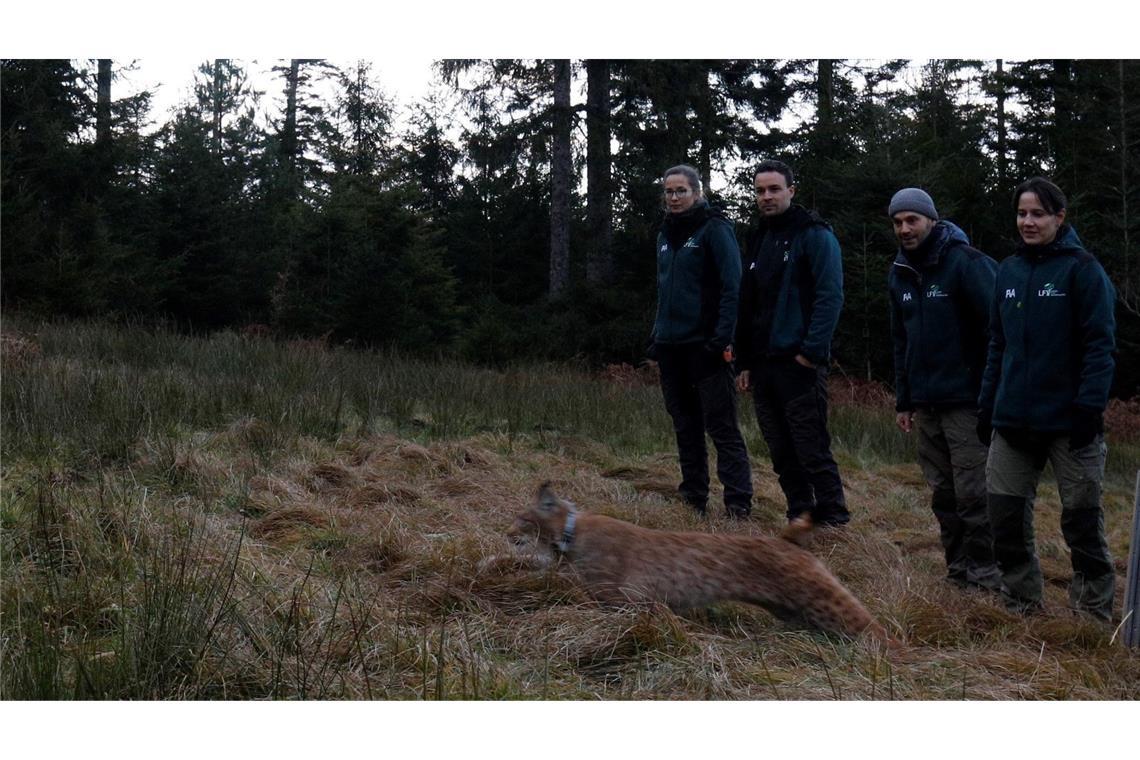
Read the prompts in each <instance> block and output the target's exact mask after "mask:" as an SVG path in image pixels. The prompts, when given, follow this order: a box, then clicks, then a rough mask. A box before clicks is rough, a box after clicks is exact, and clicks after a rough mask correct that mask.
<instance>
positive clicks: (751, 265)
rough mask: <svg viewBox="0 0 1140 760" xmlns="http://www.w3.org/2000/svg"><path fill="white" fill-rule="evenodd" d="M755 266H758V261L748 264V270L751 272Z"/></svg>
mask: <svg viewBox="0 0 1140 760" xmlns="http://www.w3.org/2000/svg"><path fill="white" fill-rule="evenodd" d="M755 268H756V262H755V261H753V262H752V263H751V264H749V265H748V271H749V272H751V271H752V270H753V269H755Z"/></svg>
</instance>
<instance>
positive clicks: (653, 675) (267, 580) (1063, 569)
mask: <svg viewBox="0 0 1140 760" xmlns="http://www.w3.org/2000/svg"><path fill="white" fill-rule="evenodd" d="M17 328H18V332H15V333H12V334H13V335H16V336H18V337H19V341H15V340H9V339H8V338H7V336H8V334H9V333H8V332H6V333H5V340H4V342H3V346H2V347H3V350H4V353H3V355H2V360H3V370H4V381H3V384H2V387H0V404H2V412H3V433H4V435H3V438H2V442H0V446H2V455H3V460H2V461H3V464H2V466H0V558H2V562H3V567H2V570H3V577H4V583H3V585H2V586H0V628H2V636H0V697H3V698H5V699H70V698H77V699H159V698H161V699H213V698H228V699H267V698H268V699H286V698H287V699H332V698H337V699H703V698H713V699H844V700H855V699H1023V698H1024V699H1136V698H1137V697H1140V691H1138V686H1137V684H1140V658H1138V657H1137V656H1136V655H1135V654H1133V653H1130V652H1128V651H1126V650H1124V649H1123V648H1122V647H1121V646H1120V644H1119V641H1114V640H1113V633H1114V632H1113V629H1111V628H1109V627H1107V626H1104V625H1102V624H1099V623H1097V622H1095V621H1092V620H1088V619H1085V618H1083V617H1077V616H1074V615H1072V614H1071V613H1069V612H1068V611H1067V610H1066V609H1065V604H1066V596H1067V591H1068V589H1067V584H1068V578H1069V575H1070V571H1069V562H1068V556H1067V550H1066V549H1065V546H1064V542H1063V540H1061V536H1060V528H1059V500H1058V498H1057V494H1056V487H1055V485H1053V484H1052V483H1051V482H1050V481H1049V480H1048V479H1046V481H1044V482H1043V483H1042V486H1041V488H1040V489H1039V491H1040V493H1039V499H1038V509H1037V518H1036V527H1037V534H1038V544H1039V547H1040V551H1041V556H1042V564H1043V568H1044V571H1045V575H1046V579H1047V584H1046V600H1045V601H1046V609H1045V612H1044V613H1042V614H1041V615H1035V616H1030V617H1022V616H1019V615H1013V614H1011V613H1009V612H1007V611H1006V610H1005V609H1004V608H1002V607H1001V606H1000V604H998V603H997V601H996V600H995V599H994V598H993V597H991V596H988V595H981V594H974V593H967V592H963V591H961V590H959V589H957V588H954V587H952V586H950V585H949V584H947V583H945V582H944V581H943V580H942V576H943V575H944V567H943V565H942V556H941V546H940V545H939V543H938V540H937V527H936V525H935V522H934V518H933V516H932V515H931V513H930V510H929V506H928V493H927V491H926V486H925V484H924V482H923V481H922V477H921V473H920V472H919V469H918V467H917V465H916V464H915V463H914V461H913V451H912V450H911V448H910V446H911V445H912V442H911V441H910V440H909V439H907V437H905V436H903V435H901V434H899V433H898V432H897V431H896V430H894V428H893V413H892V411H891V407H890V403H889V397H888V396H887V395H884V392H883V391H882V389H881V388H878V386H869V385H864V384H858V383H852V382H848V381H837V384H836V385H833V392H832V397H833V405H834V415H833V434H834V438H835V440H836V449H837V455H838V457H839V459H840V463H841V468H842V470H843V475H844V479H845V485H846V487H847V491H848V498H849V501H850V504H851V508H852V513H853V515H854V521H853V523H852V525H851V526H849V527H848V528H847V529H846V530H845V531H843V532H841V533H831V534H826V535H823V534H821V535H820V536H818V537H817V539H816V540H815V542H814V544H813V547H812V551H813V552H814V553H816V554H817V556H820V557H821V558H822V559H823V560H824V562H826V563H827V564H828V566H829V567H831V568H832V570H833V571H834V572H835V573H836V574H837V575H838V576H839V577H840V578H841V579H842V580H843V581H844V582H845V583H846V584H847V585H848V586H849V587H850V588H851V589H852V590H853V591H854V593H855V594H856V595H857V596H859V597H860V599H862V600H863V601H864V603H865V604H866V606H867V607H868V608H869V609H870V610H871V611H872V613H874V614H875V615H876V616H877V617H878V618H879V619H880V620H882V621H883V623H884V624H885V625H886V626H887V627H888V628H890V629H891V630H892V631H893V632H894V634H895V635H896V636H898V637H899V638H901V639H902V640H904V641H905V643H906V651H905V653H904V655H903V656H899V657H895V658H892V659H889V660H888V659H884V658H883V657H882V656H881V655H880V654H879V653H878V652H877V651H875V650H874V649H873V648H870V647H867V646H865V645H864V644H863V643H861V642H851V641H847V640H844V639H840V638H836V637H831V636H827V635H824V634H821V633H819V632H816V631H813V630H806V629H803V628H800V627H797V626H796V625H793V624H788V623H784V622H781V621H779V620H776V619H775V618H774V617H772V616H771V615H769V614H768V613H767V612H765V611H763V610H760V609H757V608H752V607H748V606H745V605H736V604H721V605H716V606H714V607H711V608H709V609H705V610H695V611H691V612H686V613H684V614H677V613H674V612H672V611H670V610H668V609H665V608H662V607H657V606H648V607H626V608H607V607H602V606H599V605H597V604H595V603H593V602H592V601H591V600H590V599H589V598H588V597H587V596H586V595H585V594H584V593H583V592H582V590H581V588H580V587H579V586H578V585H577V584H576V583H575V581H574V578H573V574H572V572H569V571H568V570H567V569H566V568H564V567H562V566H560V565H559V563H558V562H557V561H552V560H551V558H549V557H546V556H529V555H525V554H518V553H516V552H515V551H513V550H512V549H511V548H510V547H509V546H508V545H507V543H506V541H505V540H504V538H503V532H504V531H505V530H506V528H507V527H508V526H509V524H510V522H511V520H512V518H513V516H514V514H515V513H517V512H518V511H520V510H521V509H522V508H523V507H524V506H525V505H526V504H527V503H528V502H529V500H530V498H531V497H532V494H533V491H534V489H535V487H536V485H537V484H538V483H539V482H541V481H546V480H549V481H551V482H552V483H554V485H555V487H556V489H558V490H559V491H560V493H563V494H565V495H566V496H567V497H568V498H571V499H573V500H574V501H576V502H578V503H579V505H580V506H582V507H584V508H586V509H592V510H595V511H597V512H600V513H604V514H609V515H612V516H615V517H618V518H621V519H626V520H631V521H634V522H637V523H638V524H641V525H645V526H648V527H653V528H660V529H669V530H699V531H706V532H739V531H745V532H754V533H772V532H775V531H776V530H778V529H779V527H780V526H781V525H782V524H783V522H784V506H783V497H782V494H781V493H780V491H779V488H778V486H777V484H776V483H775V480H774V478H773V476H772V473H771V469H770V465H769V463H768V461H767V458H766V457H767V452H766V450H765V449H764V447H763V445H762V442H761V440H760V436H759V433H758V431H757V429H756V426H755V421H754V419H753V418H752V417H751V415H750V414H749V413H748V411H747V405H746V404H742V405H741V406H742V409H743V410H744V413H743V414H742V418H743V420H744V430H745V435H746V438H747V440H748V443H749V450H750V452H751V453H752V455H753V466H754V487H755V490H756V500H755V505H754V516H753V519H752V520H750V521H749V522H748V523H745V524H736V523H730V522H728V521H727V520H726V519H724V518H723V517H721V516H720V515H719V514H718V513H717V511H716V510H715V509H714V510H711V511H712V517H711V518H710V519H709V520H708V521H707V522H700V521H698V520H697V519H696V518H695V517H694V516H693V515H692V514H690V512H689V511H688V510H687V509H685V508H684V506H683V505H682V504H681V503H680V501H679V500H678V499H677V498H676V494H675V487H676V481H677V477H678V475H677V471H676V461H675V454H674V452H673V440H672V433H671V429H670V426H669V421H668V418H667V417H666V415H665V412H664V410H663V408H662V404H661V401H660V393H659V391H658V390H657V388H656V387H655V386H654V385H653V378H652V376H651V375H652V368H640V369H637V370H633V369H632V368H625V369H622V368H618V369H612V368H611V369H609V370H607V371H606V372H603V373H600V374H597V375H590V374H586V373H583V372H580V371H577V370H572V369H567V368H564V367H533V368H518V369H514V370H510V371H505V372H494V371H490V370H482V369H476V368H472V367H467V366H463V365H459V364H455V363H449V362H447V361H441V362H434V363H432V362H422V361H418V360H406V359H403V358H401V357H398V356H394V355H378V354H365V353H352V352H348V351H342V350H340V349H334V348H330V347H329V346H327V345H325V344H323V343H321V342H319V341H318V342H303V343H287V344H278V343H274V342H272V341H265V340H252V339H250V338H248V337H244V336H241V335H237V334H220V335H217V336H214V337H211V338H209V339H198V338H186V337H181V336H177V335H174V334H172V333H168V332H162V331H158V332H151V331H144V330H139V329H130V328H111V327H106V326H101V325H94V324H72V325H52V324H28V325H23V324H20V325H17ZM5 329H6V331H7V330H8V325H6V328H5ZM29 346H30V347H29ZM842 383H846V385H844V384H842ZM876 389H877V390H876ZM1125 412H1126V410H1125ZM1125 412H1122V411H1120V410H1119V409H1116V410H1114V411H1113V415H1115V416H1113V418H1112V419H1113V422H1112V425H1111V426H1110V427H1111V430H1110V441H1109V445H1110V463H1109V468H1108V470H1109V474H1108V479H1107V481H1106V492H1105V505H1106V525H1107V529H1108V539H1109V545H1110V548H1111V550H1112V552H1113V554H1114V557H1115V558H1116V563H1117V567H1118V570H1120V571H1121V578H1120V583H1119V584H1118V586H1119V587H1121V592H1122V587H1123V585H1124V584H1123V568H1124V559H1125V558H1126V557H1127V555H1128V546H1127V541H1128V530H1129V517H1130V513H1131V512H1130V510H1131V492H1130V489H1131V485H1132V483H1131V478H1132V477H1133V476H1134V474H1132V473H1129V472H1128V470H1129V467H1128V465H1127V460H1126V459H1124V460H1122V459H1121V457H1127V456H1129V455H1131V456H1133V457H1134V456H1135V452H1136V449H1135V446H1136V442H1135V441H1134V440H1132V439H1131V438H1128V439H1127V440H1123V441H1121V442H1119V443H1118V442H1117V441H1115V440H1114V439H1113V438H1112V437H1111V436H1112V433H1111V431H1114V430H1123V431H1128V430H1131V427H1129V425H1131V424H1132V422H1131V421H1130V419H1129V418H1127V416H1126V413H1125ZM1134 461H1135V459H1134V458H1133V460H1132V462H1133V463H1134ZM717 499H718V497H717V496H716V495H715V494H714V497H713V500H712V501H713V503H714V504H715V503H716V502H717ZM1118 607H1119V602H1118Z"/></svg>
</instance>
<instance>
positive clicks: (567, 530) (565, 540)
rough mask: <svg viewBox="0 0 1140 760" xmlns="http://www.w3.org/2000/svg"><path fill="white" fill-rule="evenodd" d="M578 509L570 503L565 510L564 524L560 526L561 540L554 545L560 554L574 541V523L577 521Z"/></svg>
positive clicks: (567, 549) (568, 548) (568, 549)
mask: <svg viewBox="0 0 1140 760" xmlns="http://www.w3.org/2000/svg"><path fill="white" fill-rule="evenodd" d="M577 518H578V510H577V509H575V508H574V505H573V504H571V505H569V507H568V511H567V512H566V524H565V525H563V526H562V540H561V541H559V542H558V543H557V544H555V546H556V547H557V549H558V551H559V552H560V553H561V554H565V553H566V552H568V551H570V546H571V544H573V543H574V524H575V523H576V522H577Z"/></svg>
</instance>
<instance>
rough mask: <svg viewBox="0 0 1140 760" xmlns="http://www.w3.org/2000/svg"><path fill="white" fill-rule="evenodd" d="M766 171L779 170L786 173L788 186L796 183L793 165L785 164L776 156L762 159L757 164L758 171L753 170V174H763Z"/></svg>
mask: <svg viewBox="0 0 1140 760" xmlns="http://www.w3.org/2000/svg"><path fill="white" fill-rule="evenodd" d="M765 172H779V173H780V174H783V175H784V181H785V182H787V184H788V187H791V186H792V185H794V184H796V178H795V175H794V174H792V167H790V166H788V165H787V164H785V163H784V162H783V161H777V160H776V159H774V158H769V159H767V160H764V161H761V162H760V163H759V164H757V165H756V171H754V172H752V176H753V177H755V176H756V175H757V174H763V173H765Z"/></svg>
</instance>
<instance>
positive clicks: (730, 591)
mask: <svg viewBox="0 0 1140 760" xmlns="http://www.w3.org/2000/svg"><path fill="white" fill-rule="evenodd" d="M797 527H798V528H799V529H801V530H810V525H809V524H807V523H800V524H798V526H797ZM793 533H794V531H793V532H787V531H786V532H785V537H784V538H775V537H769V536H743V535H723V534H721V535H714V534H708V533H698V532H673V531H659V530H650V529H648V528H641V527H638V526H636V525H633V524H632V523H628V522H625V521H622V520H618V519H615V518H612V517H606V516H604V515H593V514H589V513H587V512H582V511H579V510H578V509H577V507H576V506H575V505H574V504H573V503H572V502H570V501H567V500H565V499H562V498H559V497H558V496H556V495H555V494H554V493H553V492H552V491H551V490H550V488H549V485H548V484H544V485H543V486H542V487H541V488H540V489H539V491H538V494H537V496H536V498H535V503H534V505H533V506H532V507H531V508H530V509H528V510H527V511H525V512H523V513H522V514H520V515H519V516H518V517H517V518H515V521H514V524H513V525H512V526H511V528H510V530H508V531H507V536H508V537H509V538H510V539H511V541H512V542H513V543H514V544H515V545H516V546H524V545H526V544H527V543H530V542H534V543H537V544H538V545H539V546H540V547H549V548H550V549H551V551H552V552H553V553H554V554H555V555H556V556H559V557H561V558H562V559H563V560H564V561H567V562H569V564H570V565H571V567H572V568H573V569H574V570H575V571H576V573H577V576H578V578H579V580H580V581H581V582H582V584H583V586H584V587H585V589H586V591H587V592H588V593H589V594H590V595H591V596H592V597H593V598H594V599H596V600H597V601H599V602H603V603H614V604H621V603H629V602H662V603H664V604H666V605H668V606H669V607H671V608H672V609H674V610H684V609H691V608H697V607H704V606H707V605H709V604H713V603H715V602H720V601H740V602H749V603H751V604H756V605H760V606H762V607H764V608H765V609H768V610H769V611H771V612H772V613H773V614H775V615H776V616H777V617H780V618H782V619H792V618H801V619H804V620H806V621H807V622H808V623H810V624H812V625H814V626H816V627H818V628H821V629H823V630H825V631H831V632H835V633H840V634H843V635H846V636H850V637H857V636H859V635H861V634H867V635H868V636H869V638H870V639H871V640H872V641H873V642H875V643H876V644H880V645H883V646H887V647H890V648H892V649H893V648H894V647H895V646H896V642H894V641H893V640H892V639H891V638H890V637H889V636H888V634H887V631H886V629H885V628H883V626H882V625H881V624H879V623H878V621H876V620H875V619H874V618H873V617H872V616H871V614H870V613H869V612H867V610H866V608H865V607H864V606H863V605H862V604H861V603H860V602H859V600H858V599H856V598H855V597H854V596H853V595H852V594H851V592H850V591H848V590H847V589H846V588H844V587H843V585H842V584H841V583H840V582H839V580H838V579H837V578H836V577H835V576H834V575H832V574H831V572H830V571H829V570H828V569H827V568H826V567H825V566H824V564H823V563H822V562H820V561H819V560H818V559H816V558H815V557H814V556H812V555H811V554H810V553H809V552H807V551H805V550H804V549H802V548H801V547H800V546H797V545H796V544H795V539H796V538H798V536H795V535H793Z"/></svg>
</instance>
